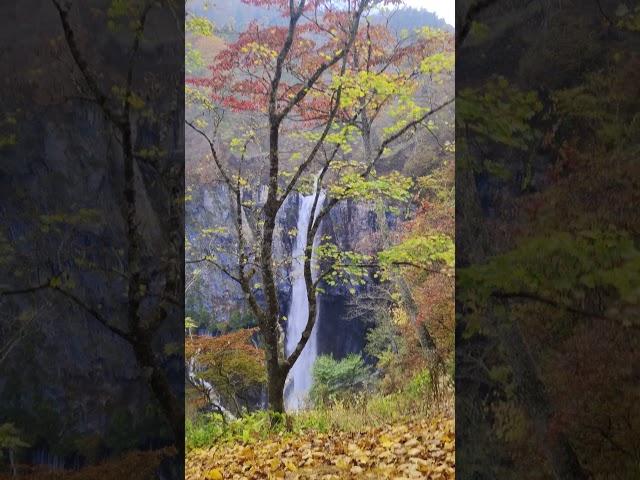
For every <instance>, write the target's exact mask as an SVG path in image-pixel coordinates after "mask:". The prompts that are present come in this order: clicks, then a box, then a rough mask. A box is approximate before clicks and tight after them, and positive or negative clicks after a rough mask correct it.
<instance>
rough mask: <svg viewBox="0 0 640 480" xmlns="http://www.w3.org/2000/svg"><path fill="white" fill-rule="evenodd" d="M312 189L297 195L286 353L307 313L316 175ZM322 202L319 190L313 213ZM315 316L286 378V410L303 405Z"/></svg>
mask: <svg viewBox="0 0 640 480" xmlns="http://www.w3.org/2000/svg"><path fill="white" fill-rule="evenodd" d="M313 190H314V191H313V192H312V193H311V195H307V196H304V195H300V197H299V206H298V224H297V235H296V242H295V245H294V247H293V252H292V257H293V258H292V265H291V275H292V291H291V306H290V307H289V314H288V315H287V332H286V337H285V338H286V343H285V351H286V354H287V355H290V354H291V352H293V350H294V349H295V348H296V345H297V344H298V342H299V341H300V338H302V332H303V331H304V329H305V327H306V325H307V318H308V316H309V302H308V300H307V287H306V284H305V281H304V260H305V247H306V244H307V228H308V227H309V222H310V221H311V215H312V209H313V202H314V200H315V196H316V190H317V178H316V183H315V185H314V189H313ZM323 202H324V192H322V191H320V194H319V195H318V203H317V206H316V209H315V210H316V211H315V215H317V214H318V212H319V211H320V208H321V207H322V204H323ZM314 218H315V216H314ZM317 240H318V237H317V236H316V238H315V239H314V242H313V243H314V247H315V246H316V245H317ZM314 251H315V248H314ZM317 319H318V311H317V310H316V324H315V325H314V328H313V331H312V332H311V336H310V337H309V340H308V341H307V344H306V345H305V347H304V349H303V350H302V353H301V354H300V356H299V357H298V360H297V361H296V363H294V365H293V368H292V369H291V371H290V372H289V375H288V377H287V382H288V385H287V388H286V389H285V406H286V409H287V410H299V409H300V408H302V407H303V406H304V403H305V401H306V399H307V396H308V394H309V390H310V389H311V383H312V378H311V369H312V368H313V362H315V359H316V356H317V354H318V347H317V343H316V339H317V335H318V323H317Z"/></svg>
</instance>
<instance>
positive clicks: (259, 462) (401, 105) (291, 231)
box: [185, 0, 455, 479]
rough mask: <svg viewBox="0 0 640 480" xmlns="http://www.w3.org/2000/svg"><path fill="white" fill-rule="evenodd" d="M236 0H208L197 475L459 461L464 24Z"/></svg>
mask: <svg viewBox="0 0 640 480" xmlns="http://www.w3.org/2000/svg"><path fill="white" fill-rule="evenodd" d="M225 5H226V4H225ZM222 7H224V5H223V6H222ZM234 7H235V10H234V12H235V17H234V18H235V20H234V22H230V21H229V19H228V17H225V16H224V15H222V14H221V13H220V12H222V10H224V8H222V10H221V11H220V12H218V11H217V10H216V8H215V7H212V8H211V9H208V8H207V7H206V5H205V4H203V3H202V2H188V3H187V23H186V26H187V38H186V41H185V45H186V51H185V52H186V61H187V63H186V70H187V78H186V119H185V123H186V126H185V128H186V147H185V151H186V173H185V176H186V192H185V194H186V203H185V205H186V207H185V208H186V211H185V218H186V226H185V231H186V238H185V242H186V243H185V252H186V253H185V262H186V286H185V291H186V293H185V299H186V302H185V307H186V310H185V338H186V347H185V372H186V373H185V377H186V378H185V381H186V402H187V403H186V448H187V463H186V478H189V479H196V478H208V479H218V478H336V479H337V478H341V479H342V478H395V477H401V478H442V479H445V478H454V472H455V437H454V413H453V372H454V367H453V360H454V355H453V353H454V305H453V294H454V276H453V270H454V260H455V231H454V230H455V228H454V207H455V203H454V189H455V183H454V170H455V162H454V157H455V137H454V130H455V120H454V103H453V100H454V37H453V28H452V27H450V26H448V25H446V23H445V22H444V21H443V20H441V19H439V18H438V17H437V16H436V15H434V14H431V13H429V12H426V11H424V10H416V9H410V8H408V7H406V6H404V5H403V4H402V2H400V1H388V0H349V1H346V2H335V1H332V0H313V1H305V0H296V1H290V2H289V1H276V0H264V1H263V0H246V1H244V0H243V1H242V2H236V4H235V5H234Z"/></svg>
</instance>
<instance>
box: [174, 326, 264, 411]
mask: <svg viewBox="0 0 640 480" xmlns="http://www.w3.org/2000/svg"><path fill="white" fill-rule="evenodd" d="M255 333H256V329H243V330H238V331H236V332H232V333H228V334H225V335H220V336H217V337H210V336H206V335H202V336H195V337H189V338H188V339H187V341H186V343H185V362H186V365H187V371H188V377H189V381H190V383H191V385H192V386H193V387H194V388H196V389H197V390H198V391H199V392H200V393H201V394H202V395H203V398H204V400H205V402H206V403H207V404H211V403H214V397H220V399H221V400H222V401H223V402H224V403H225V404H227V405H229V404H230V405H232V406H233V409H234V411H235V414H236V415H239V414H241V413H242V411H243V408H242V405H241V402H242V401H245V403H246V394H247V393H248V391H249V390H251V389H252V388H256V387H260V386H262V385H263V384H264V382H265V371H264V361H263V359H264V353H263V352H262V350H261V349H259V348H257V347H256V346H255V345H253V343H252V342H251V337H252V336H253V335H254V334H255ZM213 406H214V408H215V409H216V410H218V412H220V413H221V414H222V415H223V416H224V410H223V409H224V406H223V405H220V404H214V405H213ZM245 406H246V405H245Z"/></svg>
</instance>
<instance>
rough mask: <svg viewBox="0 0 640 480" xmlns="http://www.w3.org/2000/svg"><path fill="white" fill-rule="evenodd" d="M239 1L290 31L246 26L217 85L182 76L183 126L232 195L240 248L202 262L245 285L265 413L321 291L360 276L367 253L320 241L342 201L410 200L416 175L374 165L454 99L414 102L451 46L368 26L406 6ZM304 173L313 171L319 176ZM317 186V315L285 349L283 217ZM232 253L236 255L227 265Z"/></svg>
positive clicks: (430, 36) (435, 38) (216, 71)
mask: <svg viewBox="0 0 640 480" xmlns="http://www.w3.org/2000/svg"><path fill="white" fill-rule="evenodd" d="M245 3H249V4H253V5H260V6H265V7H269V8H276V9H278V10H280V11H281V13H282V15H283V16H284V17H285V18H287V19H288V25H287V26H269V27H263V26H260V25H259V24H258V23H255V22H254V23H251V24H250V25H249V26H248V27H247V28H246V30H245V31H244V32H242V33H241V34H240V35H239V37H238V39H237V40H236V41H234V42H232V43H231V44H229V45H228V46H227V47H226V48H225V49H224V50H223V51H222V52H220V53H219V54H218V55H217V56H216V59H215V61H214V64H213V65H211V67H210V70H211V75H210V76H208V77H198V78H190V79H188V84H189V87H188V89H187V99H188V101H190V102H191V105H192V106H193V107H192V109H193V110H194V111H195V112H194V114H193V118H192V119H190V120H187V125H188V126H189V127H190V128H191V129H192V130H193V131H194V132H195V133H196V134H198V135H200V136H202V137H203V138H204V139H205V140H206V143H207V145H208V147H209V150H210V154H209V155H210V160H212V161H213V164H214V165H215V166H216V169H217V174H216V175H217V176H218V178H219V180H220V181H222V182H223V183H224V184H225V185H226V188H227V189H228V191H229V193H230V196H231V206H232V210H233V217H234V218H233V221H234V225H235V232H234V240H235V242H234V248H233V250H229V249H227V250H225V251H224V252H223V254H221V253H222V252H220V251H217V252H216V251H215V250H214V251H212V252H211V254H210V255H208V258H207V260H208V262H209V263H211V264H213V265H214V266H216V267H217V268H219V269H220V270H222V271H223V272H225V273H226V274H227V275H228V276H229V277H230V278H232V279H233V280H234V281H235V282H237V283H238V284H239V285H240V288H241V289H242V291H243V293H244V295H245V297H246V299H247V301H248V303H249V305H250V308H251V310H252V312H253V314H254V316H255V317H256V319H257V322H258V326H259V329H260V333H261V335H262V337H263V339H264V344H265V351H266V364H267V373H268V399H269V405H270V408H271V409H272V410H274V411H276V412H283V411H284V399H283V391H284V385H285V380H286V377H287V374H288V373H289V371H290V370H291V368H292V366H293V365H294V363H295V362H296V360H297V359H298V357H299V356H300V354H301V352H302V350H303V348H304V347H305V345H306V343H307V341H308V339H309V337H310V335H311V332H312V329H313V327H314V323H315V319H316V311H317V307H316V293H317V292H318V291H320V290H321V289H322V283H321V282H323V281H324V282H327V283H329V284H331V283H335V282H337V281H343V282H345V281H346V282H353V283H356V284H357V283H361V282H362V277H363V275H364V274H365V273H366V269H365V268H363V267H362V263H363V261H364V260H365V257H364V256H363V255H361V254H358V253H357V252H346V251H341V250H340V249H339V248H337V247H336V246H335V245H331V244H330V243H328V242H327V241H326V239H323V242H322V243H320V244H315V242H314V241H315V239H316V234H317V233H318V231H319V230H320V227H321V223H322V220H323V219H324V218H325V217H326V216H327V215H328V214H329V213H330V212H331V210H332V209H333V208H334V207H335V205H336V204H338V203H339V202H340V201H343V200H345V199H372V198H376V197H377V198H388V199H394V200H403V199H407V198H408V189H409V188H410V186H411V183H412V182H411V180H410V179H407V178H404V177H402V176H401V175H399V174H397V173H394V172H392V173H391V174H388V175H379V174H378V173H377V171H376V166H377V165H378V164H379V163H380V161H381V160H384V159H387V158H388V157H389V156H390V155H391V154H392V149H393V147H398V145H400V143H401V141H402V140H406V139H408V138H409V137H410V135H411V134H412V133H413V132H414V131H415V129H416V128H417V127H418V126H420V125H425V124H426V123H427V122H428V121H429V119H430V117H432V116H433V115H435V114H436V113H437V112H439V111H440V110H442V109H444V108H445V107H446V106H448V105H449V104H451V103H452V101H453V100H451V99H449V100H443V101H442V102H441V103H438V104H436V105H433V104H431V105H430V106H426V104H427V103H428V101H427V100H426V99H424V98H422V99H421V101H422V102H424V104H418V103H417V102H416V96H417V93H418V90H419V87H421V86H423V85H422V84H421V83H420V81H419V80H420V79H421V78H424V77H426V76H431V75H433V74H436V73H437V72H438V71H439V69H442V68H446V67H447V65H450V64H452V62H451V59H452V55H451V52H450V46H451V45H450V44H451V42H450V41H449V37H448V36H446V35H445V34H444V33H443V34H440V33H438V32H433V31H431V30H428V29H427V30H425V31H423V32H419V33H416V34H414V35H408V36H406V37H404V38H398V37H397V36H396V35H395V34H393V32H392V31H391V30H390V29H389V28H387V27H386V26H385V25H384V24H372V23H371V22H370V21H369V17H370V15H371V14H372V12H373V11H374V10H375V9H376V8H377V7H380V6H381V5H389V4H398V3H400V2H398V1H391V0H349V1H347V2H337V3H336V2H332V1H329V0H313V1H306V0H297V1H294V0H291V1H282V0H246V2H245ZM448 49H449V51H447V50H448ZM383 114H384V115H383ZM229 122H231V123H229ZM301 127H302V128H303V129H304V131H302V132H301ZM380 137H381V138H380ZM285 142H286V143H285ZM263 147H266V152H263V151H262V148H263ZM264 157H266V159H267V160H266V162H265V163H266V168H265V169H263V170H261V168H260V167H261V164H260V161H261V159H262V158H264ZM310 172H317V175H315V178H314V176H313V175H310ZM262 181H265V182H266V198H265V199H264V201H262V202H260V203H259V202H257V201H255V200H251V199H250V198H249V194H250V192H251V190H252V188H253V190H254V191H255V190H257V189H258V187H259V185H260V183H261V182H262ZM314 183H315V188H313V189H312V191H313V192H315V195H314V197H313V205H312V216H311V218H312V219H313V220H312V221H310V222H309V225H308V228H307V231H306V232H295V234H297V235H305V236H306V247H305V255H304V259H301V260H302V261H304V280H305V285H306V290H307V300H308V304H309V313H308V318H307V321H306V327H305V329H304V331H303V333H302V336H301V338H300V340H299V341H298V343H297V346H296V347H295V348H294V349H293V350H292V351H291V352H285V348H284V344H285V342H284V328H283V326H284V322H285V321H286V320H285V319H284V318H283V312H282V311H281V305H280V301H279V299H278V292H277V282H278V276H279V275H280V274H281V273H282V270H281V268H280V267H281V265H278V263H277V261H278V260H279V259H277V258H276V257H275V254H274V231H275V227H276V219H277V216H278V213H279V212H280V210H281V207H282V206H283V204H284V203H285V202H286V201H287V199H288V198H289V197H290V196H291V195H293V194H295V193H296V192H297V191H303V192H304V191H307V192H308V191H309V189H310V185H313V184H314ZM323 192H326V195H327V198H326V200H324V198H323ZM229 255H233V256H234V258H235V261H234V262H233V264H231V265H230V264H229V263H228V262H226V261H225V258H227V257H228V256H229ZM313 258H317V260H318V262H319V263H320V264H321V266H322V270H320V268H318V267H317V266H316V264H315V263H314V262H313V261H312V259H313Z"/></svg>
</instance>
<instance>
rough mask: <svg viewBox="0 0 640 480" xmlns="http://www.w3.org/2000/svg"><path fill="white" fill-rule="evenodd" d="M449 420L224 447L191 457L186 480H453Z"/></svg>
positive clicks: (201, 450)
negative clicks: (413, 479)
mask: <svg viewBox="0 0 640 480" xmlns="http://www.w3.org/2000/svg"><path fill="white" fill-rule="evenodd" d="M454 431H455V429H454V421H453V420H451V419H425V420H420V421H416V422H412V423H404V424H399V425H388V426H385V427H382V428H370V429H368V430H366V431H362V432H331V433H318V432H307V433H304V434H301V435H297V436H295V437H289V436H281V435H280V436H273V437H271V438H270V439H269V440H261V441H259V442H255V443H251V444H244V443H239V442H237V443H226V444H219V445H215V446H213V447H211V448H208V449H198V450H193V451H191V452H190V453H189V454H188V455H187V464H186V480H221V479H223V480H227V479H277V478H283V479H291V480H293V479H336V480H338V479H339V480H342V479H412V478H427V479H439V480H449V479H454V478H455V434H454Z"/></svg>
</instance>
